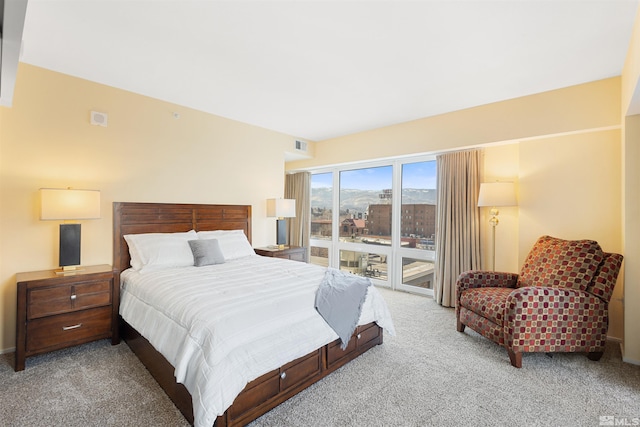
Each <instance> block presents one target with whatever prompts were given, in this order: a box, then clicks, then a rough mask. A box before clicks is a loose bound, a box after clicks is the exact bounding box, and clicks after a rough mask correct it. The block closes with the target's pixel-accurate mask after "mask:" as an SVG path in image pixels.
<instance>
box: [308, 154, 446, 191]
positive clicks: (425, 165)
mask: <svg viewBox="0 0 640 427" xmlns="http://www.w3.org/2000/svg"><path fill="white" fill-rule="evenodd" d="M392 173H393V172H392V167H391V166H382V167H376V168H364V169H352V170H348V171H342V172H340V187H341V188H348V189H358V190H376V191H378V190H383V189H386V188H391V182H392ZM331 186H332V181H331V173H323V174H314V175H312V178H311V188H320V187H331ZM402 187H403V188H429V189H431V188H436V162H435V161H429V162H418V163H405V164H404V165H402Z"/></svg>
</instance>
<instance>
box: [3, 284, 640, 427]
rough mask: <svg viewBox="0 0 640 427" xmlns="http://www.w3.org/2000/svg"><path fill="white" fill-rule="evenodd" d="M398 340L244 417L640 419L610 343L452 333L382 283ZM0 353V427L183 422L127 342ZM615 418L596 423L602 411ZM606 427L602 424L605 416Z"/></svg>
mask: <svg viewBox="0 0 640 427" xmlns="http://www.w3.org/2000/svg"><path fill="white" fill-rule="evenodd" d="M381 292H383V294H384V296H385V298H386V300H387V302H388V304H389V307H390V309H391V312H392V315H393V318H394V321H395V324H396V329H397V331H398V336H397V337H389V336H388V335H385V343H384V345H382V346H378V347H376V348H374V349H372V350H371V351H369V352H368V353H366V354H364V355H363V356H361V357H359V358H358V359H356V360H355V361H353V362H351V363H350V364H348V365H347V366H345V367H343V368H341V369H340V370H338V371H336V372H334V373H333V374H332V375H330V376H329V377H327V378H325V379H323V380H322V381H320V382H319V383H317V384H315V385H313V386H311V387H310V388H309V389H307V390H305V391H303V392H302V393H300V394H298V395H297V396H294V397H293V398H291V399H289V400H288V401H287V402H285V403H283V404H282V405H280V406H279V407H277V408H275V409H274V410H272V411H271V412H269V413H267V414H266V415H264V416H263V417H261V418H259V419H258V420H256V421H254V422H253V423H251V424H250V426H251V427H268V426H269V427H270V426H273V427H276V426H277V427H281V426H288V427H294V426H300V427H303V426H304V427H309V426H353V427H359V426H430V425H438V426H460V425H469V426H502V425H504V426H507V425H508V426H512V425H517V426H598V425H625V424H614V422H618V423H625V422H626V423H627V424H626V425H633V423H634V422H635V423H638V422H640V366H634V365H629V364H626V363H623V362H622V360H621V355H620V350H619V347H618V345H617V344H614V343H611V344H609V345H608V346H607V349H606V352H605V355H604V356H603V358H602V359H601V360H600V361H599V362H592V361H589V360H588V359H587V358H586V357H585V356H584V355H581V354H553V355H552V357H550V356H547V355H545V354H527V355H524V357H523V368H522V369H515V368H513V367H511V365H510V364H509V358H508V356H507V353H506V351H505V350H504V349H502V348H501V347H498V346H497V345H495V344H493V343H491V342H490V341H488V340H486V339H484V338H482V337H480V336H479V335H477V334H475V333H474V332H472V331H469V330H467V332H465V333H464V334H461V333H458V332H456V330H455V322H454V313H453V310H451V309H445V308H442V307H440V306H438V305H437V304H435V303H434V302H433V301H432V300H431V299H428V298H424V297H419V296H414V295H409V294H406V293H401V292H392V291H389V290H386V289H381ZM12 366H13V355H12V354H5V355H2V356H0V426H45V425H46V426H58V425H59V426H62V425H64V426H89V425H91V426H107V425H108V426H115V425H118V426H184V425H188V424H187V423H186V421H185V420H184V418H183V417H182V416H181V415H180V413H179V412H178V411H177V410H176V409H175V407H174V406H173V404H172V403H171V402H170V401H169V399H168V398H167V397H166V396H165V395H164V393H163V392H162V390H161V389H160V388H159V386H158V385H157V384H156V383H155V382H154V380H153V379H152V378H151V376H150V375H149V374H148V373H147V372H146V370H145V369H144V367H143V366H142V365H141V364H140V362H139V361H138V360H137V359H136V357H135V356H134V355H133V354H132V353H131V351H130V350H129V348H128V347H127V346H126V344H124V343H122V344H120V345H118V346H111V345H110V343H109V341H107V340H103V341H98V342H95V343H90V344H86V345H83V346H78V347H75V348H71V349H66V350H61V351H58V352H54V353H50V354H46V355H42V356H37V357H32V358H29V359H27V369H26V370H25V371H23V372H17V373H15V372H13V368H12ZM606 416H608V417H615V418H614V419H613V420H612V419H607V420H604V419H602V420H601V418H600V417H606ZM605 421H606V422H609V421H611V423H610V424H601V422H605Z"/></svg>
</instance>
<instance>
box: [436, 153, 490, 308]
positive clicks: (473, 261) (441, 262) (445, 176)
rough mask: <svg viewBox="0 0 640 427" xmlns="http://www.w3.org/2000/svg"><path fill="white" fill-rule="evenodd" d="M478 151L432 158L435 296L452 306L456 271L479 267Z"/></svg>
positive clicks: (446, 305)
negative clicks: (435, 183) (434, 165)
mask: <svg viewBox="0 0 640 427" xmlns="http://www.w3.org/2000/svg"><path fill="white" fill-rule="evenodd" d="M480 159H481V152H480V150H471V151H460V152H455V153H447V154H442V155H439V156H437V157H436V162H437V165H438V202H437V203H438V205H437V211H438V213H437V215H436V218H437V219H436V221H437V224H436V277H435V289H434V294H435V299H436V301H437V302H438V304H440V305H443V306H445V307H453V306H455V302H456V280H457V279H458V276H459V275H460V273H462V272H464V271H467V270H475V269H479V268H480V266H481V259H480V214H479V210H478V206H477V205H478V193H479V191H480Z"/></svg>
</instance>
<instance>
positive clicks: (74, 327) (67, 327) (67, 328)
mask: <svg viewBox="0 0 640 427" xmlns="http://www.w3.org/2000/svg"><path fill="white" fill-rule="evenodd" d="M81 326H82V323H78V324H77V325H73V326H63V327H62V330H63V331H69V330H71V329H78V328H79V327H81Z"/></svg>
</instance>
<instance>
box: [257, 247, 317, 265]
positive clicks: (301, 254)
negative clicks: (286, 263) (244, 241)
mask: <svg viewBox="0 0 640 427" xmlns="http://www.w3.org/2000/svg"><path fill="white" fill-rule="evenodd" d="M253 250H254V251H256V253H257V254H258V255H262V256H270V257H274V258H284V259H290V260H293V261H302V262H306V261H307V248H305V247H302V246H285V247H284V249H278V248H253Z"/></svg>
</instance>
